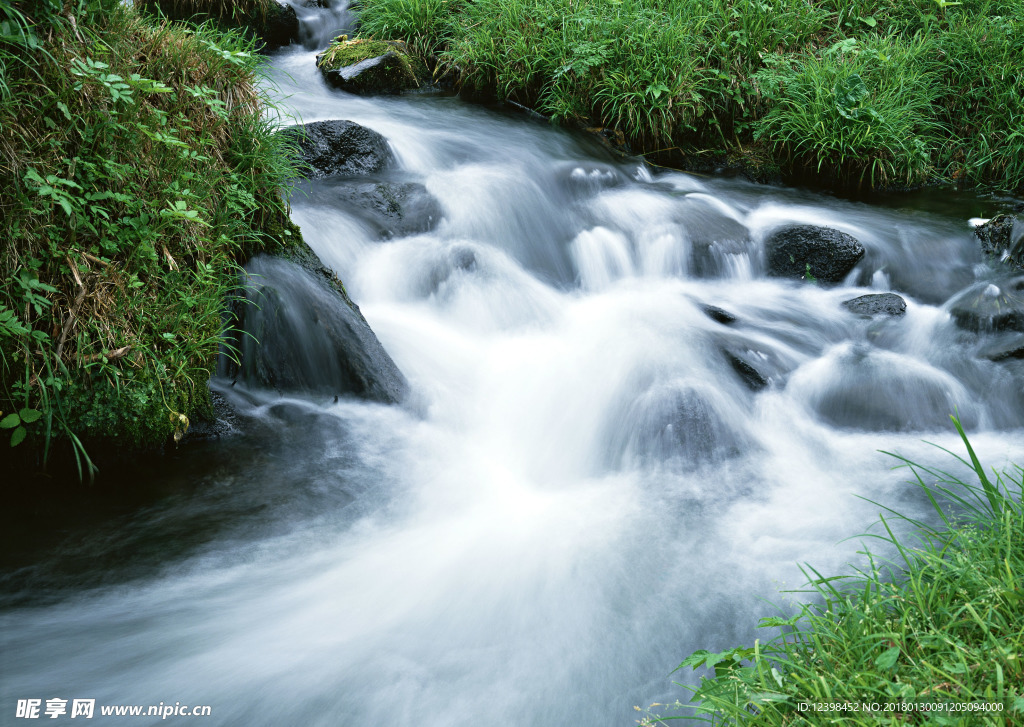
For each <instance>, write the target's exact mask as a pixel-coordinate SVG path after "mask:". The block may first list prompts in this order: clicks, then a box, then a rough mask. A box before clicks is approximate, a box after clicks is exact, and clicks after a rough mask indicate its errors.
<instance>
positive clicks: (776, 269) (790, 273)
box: [765, 225, 864, 283]
mask: <svg viewBox="0 0 1024 727" xmlns="http://www.w3.org/2000/svg"><path fill="white" fill-rule="evenodd" d="M765 253H766V256H767V262H768V274H769V275H771V276H773V277H777V278H804V277H807V274H808V273H810V275H811V276H812V277H813V278H814V279H816V280H818V281H820V282H822V283H840V282H842V280H843V278H845V277H846V276H847V274H848V273H849V272H850V271H851V270H853V268H854V267H855V266H856V265H857V263H858V262H860V259H861V258H862V257H864V246H863V245H861V244H860V242H859V241H858V240H857V238H855V237H854V236H853V235H848V234H846V233H845V232H840V231H839V230H834V229H832V228H831V227H818V226H816V225H790V226H787V227H783V228H782V229H779V230H776V231H775V232H773V233H772V234H771V235H770V236H769V237H768V239H767V240H765Z"/></svg>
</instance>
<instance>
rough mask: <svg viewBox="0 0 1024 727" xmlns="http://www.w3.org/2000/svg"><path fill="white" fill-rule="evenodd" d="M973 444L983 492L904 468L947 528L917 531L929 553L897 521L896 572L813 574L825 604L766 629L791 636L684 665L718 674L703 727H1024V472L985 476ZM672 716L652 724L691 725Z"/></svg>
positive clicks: (976, 485) (704, 693)
mask: <svg viewBox="0 0 1024 727" xmlns="http://www.w3.org/2000/svg"><path fill="white" fill-rule="evenodd" d="M958 427H959V425H958ZM960 433H961V435H963V431H962V430H961V432H960ZM963 441H964V444H965V445H966V447H967V452H968V457H967V458H966V459H962V458H959V457H958V458H957V459H959V460H960V462H961V463H962V464H964V465H966V466H967V467H968V468H970V469H971V470H973V477H975V478H976V481H974V482H971V483H965V482H963V481H961V480H960V479H959V478H957V477H956V476H954V475H951V474H949V473H947V472H944V471H941V470H937V469H931V468H927V467H921V466H918V465H914V464H911V463H909V462H907V461H906V460H903V461H904V463H905V464H906V465H907V466H908V467H909V468H910V470H911V471H912V472H913V475H914V477H915V481H916V483H917V484H918V485H919V486H920V487H921V488H922V489H923V491H924V493H925V494H926V495H927V497H928V498H929V499H930V501H931V502H932V504H933V505H934V507H935V510H936V512H937V513H938V515H939V517H940V518H941V525H940V526H939V527H931V526H929V525H926V524H924V523H921V522H916V521H912V522H911V524H912V525H913V526H914V532H916V533H917V534H918V535H920V536H921V538H922V540H923V544H920V545H916V546H913V547H911V546H910V545H908V544H907V537H906V536H904V537H899V536H896V535H894V533H893V530H892V529H891V527H890V523H891V522H892V521H893V519H894V518H899V517H900V516H899V515H897V514H895V513H892V512H891V511H890V517H889V518H888V520H887V519H886V518H883V520H882V525H883V526H884V531H885V535H884V536H882V539H883V540H885V541H886V543H887V544H889V545H890V546H891V547H892V548H893V549H894V552H896V553H897V554H898V557H897V560H896V562H893V563H884V562H881V561H880V560H878V559H877V558H872V559H871V560H870V566H869V568H867V569H866V570H864V571H861V572H859V573H857V574H855V575H853V576H849V577H823V576H821V575H820V574H818V573H816V572H813V571H811V572H810V573H811V574H812V575H813V579H812V581H811V585H812V587H813V589H814V591H815V592H816V594H817V595H818V596H819V601H820V603H818V604H817V605H809V606H805V607H804V608H803V610H802V611H801V612H800V613H799V614H797V615H796V616H795V617H793V618H792V619H788V620H783V619H779V618H768V619H762V626H765V627H769V628H772V629H773V630H776V631H779V630H780V627H781V632H782V633H781V635H779V636H777V637H776V638H774V639H771V640H769V641H768V642H767V643H766V644H755V646H754V647H753V648H747V647H739V648H735V649H729V650H727V651H724V652H721V653H710V652H708V651H698V652H696V653H695V654H693V655H692V656H690V657H689V658H687V659H686V660H685V661H684V662H683V663H682V664H681V665H680V667H679V668H680V669H684V668H688V667H692V668H701V667H707V668H709V669H711V670H712V673H711V674H710V675H709V676H705V677H702V678H701V683H700V686H699V687H697V688H695V689H693V688H689V687H687V688H688V689H692V691H693V695H692V699H693V703H694V704H698V703H699V707H698V710H697V714H698V716H699V717H700V716H702V717H704V718H705V719H706V721H708V722H711V723H712V724H723V725H724V724H754V725H797V724H810V725H818V724H844V725H908V724H910V725H914V724H934V725H1011V724H1020V723H1021V722H1022V721H1024V664H1022V663H1021V662H1022V660H1024V583H1022V580H1024V507H1022V505H1021V496H1022V494H1024V469H1022V468H1020V467H1016V468H1014V469H1013V470H1012V471H1008V472H1004V473H1003V474H1001V475H999V474H995V473H992V472H986V471H985V469H984V467H983V466H982V465H981V463H980V462H979V461H978V459H977V457H976V456H975V454H974V452H973V450H972V449H971V446H970V443H969V442H968V441H967V438H966V437H965V436H964V437H963ZM900 459H902V458H900ZM950 511H955V512H957V513H958V516H957V518H956V519H954V517H953V516H951V515H950V514H949V513H950ZM678 706H682V705H678ZM663 707H664V705H659V706H652V707H651V710H652V711H649V712H648V713H646V715H645V718H644V719H643V720H642V722H641V723H642V724H646V725H655V724H663V723H664V722H665V720H668V719H679V718H678V717H675V718H673V717H658V716H656V715H655V714H654V713H653V712H655V711H663ZM972 710H979V711H972Z"/></svg>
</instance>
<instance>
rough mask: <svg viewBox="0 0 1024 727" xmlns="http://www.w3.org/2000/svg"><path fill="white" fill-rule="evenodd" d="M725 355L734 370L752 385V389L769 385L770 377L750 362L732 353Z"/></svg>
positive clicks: (744, 381) (759, 388)
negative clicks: (766, 376)
mask: <svg viewBox="0 0 1024 727" xmlns="http://www.w3.org/2000/svg"><path fill="white" fill-rule="evenodd" d="M725 357H726V359H728V361H729V365H730V366H732V370H733V371H735V372H736V373H737V374H739V376H740V378H741V379H743V383H745V384H746V385H747V386H748V387H750V390H751V391H760V390H761V389H765V388H767V387H768V383H769V381H768V379H767V378H765V376H764V375H763V374H762V373H761V372H760V371H758V370H757V369H755V368H754V367H753V366H751V365H750V364H749V363H747V362H746V361H744V360H743V359H741V358H738V357H736V356H733V355H732V354H730V353H726V354H725Z"/></svg>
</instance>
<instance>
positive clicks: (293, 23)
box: [255, 2, 299, 50]
mask: <svg viewBox="0 0 1024 727" xmlns="http://www.w3.org/2000/svg"><path fill="white" fill-rule="evenodd" d="M255 31H256V34H257V35H259V36H260V37H261V38H262V39H263V41H264V42H265V43H266V50H275V49H276V48H280V47H282V46H285V45H289V44H290V43H292V42H293V41H295V40H297V39H298V37H299V18H298V16H297V15H296V14H295V8H293V7H292V6H291V5H282V4H281V3H278V2H272V3H269V5H268V10H267V14H266V17H265V18H263V19H262V23H261V25H260V26H258V27H256V28H255Z"/></svg>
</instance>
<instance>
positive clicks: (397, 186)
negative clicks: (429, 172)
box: [330, 182, 442, 240]
mask: <svg viewBox="0 0 1024 727" xmlns="http://www.w3.org/2000/svg"><path fill="white" fill-rule="evenodd" d="M330 192H331V196H333V197H334V199H335V202H341V203H342V204H344V206H345V208H346V209H347V210H348V211H350V212H352V213H353V214H355V215H356V216H358V217H359V218H360V219H362V220H363V221H365V222H366V223H367V224H369V225H370V226H372V227H373V228H374V229H375V230H376V231H377V233H378V234H379V235H380V237H381V239H384V240H387V239H390V238H392V237H404V236H406V235H415V234H419V233H423V232H430V231H431V230H433V229H434V228H435V227H437V225H438V223H439V222H440V221H441V217H442V210H441V204H440V202H438V201H437V199H436V198H435V197H434V196H433V195H431V194H430V193H429V192H428V191H427V188H426V187H424V186H423V185H422V184H419V183H418V182H354V183H348V184H338V185H334V186H332V187H331V188H330Z"/></svg>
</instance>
